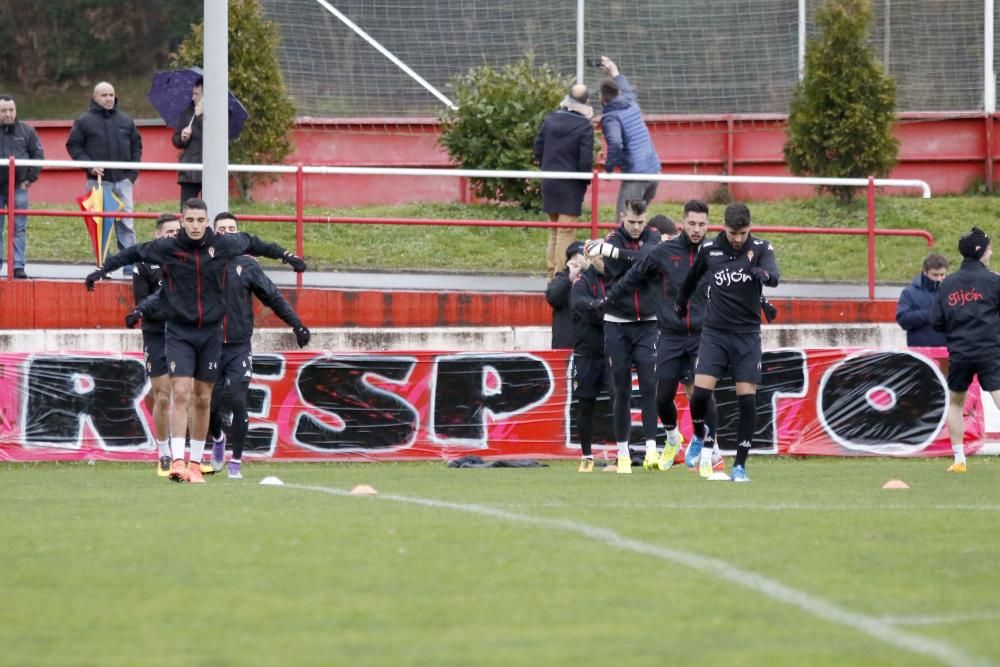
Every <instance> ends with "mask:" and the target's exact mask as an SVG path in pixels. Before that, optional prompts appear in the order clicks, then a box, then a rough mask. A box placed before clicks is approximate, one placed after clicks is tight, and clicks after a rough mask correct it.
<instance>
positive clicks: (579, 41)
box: [576, 0, 584, 83]
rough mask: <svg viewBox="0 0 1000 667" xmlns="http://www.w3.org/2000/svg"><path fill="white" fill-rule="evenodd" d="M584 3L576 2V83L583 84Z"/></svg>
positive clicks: (581, 0) (581, 1)
mask: <svg viewBox="0 0 1000 667" xmlns="http://www.w3.org/2000/svg"><path fill="white" fill-rule="evenodd" d="M583 2H584V0H576V82H577V83H583Z"/></svg>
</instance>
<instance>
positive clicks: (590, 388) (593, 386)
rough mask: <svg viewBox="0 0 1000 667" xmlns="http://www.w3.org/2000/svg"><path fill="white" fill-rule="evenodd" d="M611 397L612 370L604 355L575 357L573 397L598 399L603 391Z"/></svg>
mask: <svg viewBox="0 0 1000 667" xmlns="http://www.w3.org/2000/svg"><path fill="white" fill-rule="evenodd" d="M602 389H603V390H604V391H605V393H607V394H608V396H610V395H611V369H610V368H608V360H607V358H606V357H605V356H604V355H603V354H599V355H596V356H595V355H592V354H574V355H573V396H574V397H575V398H597V396H598V394H600V393H601V390H602Z"/></svg>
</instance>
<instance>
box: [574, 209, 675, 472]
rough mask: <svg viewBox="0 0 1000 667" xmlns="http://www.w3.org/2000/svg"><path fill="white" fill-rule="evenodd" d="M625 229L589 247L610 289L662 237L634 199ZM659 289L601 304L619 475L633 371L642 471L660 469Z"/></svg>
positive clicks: (625, 462) (647, 287)
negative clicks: (636, 380)
mask: <svg viewBox="0 0 1000 667" xmlns="http://www.w3.org/2000/svg"><path fill="white" fill-rule="evenodd" d="M619 219H620V221H621V224H620V225H618V227H617V228H616V229H615V230H614V231H613V232H611V233H610V234H608V236H607V238H606V239H605V240H604V241H589V242H588V243H587V244H586V251H587V255H588V256H591V257H596V256H598V255H600V256H601V257H603V258H604V275H605V277H606V278H607V279H608V282H609V283H610V284H611V285H614V283H615V282H617V281H618V280H620V279H621V278H622V276H624V275H625V273H626V272H627V271H628V270H629V268H630V267H631V266H632V264H634V263H635V262H636V261H638V260H639V259H640V257H641V255H642V250H643V247H644V246H646V245H649V244H654V245H655V244H657V243H659V242H660V233H659V232H658V231H656V230H655V229H653V228H652V227H648V226H647V225H646V202H644V201H643V200H641V199H630V200H628V201H626V202H625V208H624V210H623V211H622V214H621V216H620V218H619ZM659 300H660V299H659V294H658V293H657V289H656V286H654V285H651V284H648V283H647V284H643V285H640V286H639V287H637V288H635V289H631V290H627V291H626V292H624V293H623V294H621V296H620V297H618V298H616V299H608V300H607V301H606V302H605V303H603V304H601V307H603V308H604V309H605V310H604V352H605V354H606V355H607V357H608V363H609V364H610V365H611V381H612V385H613V386H614V424H615V440H616V441H617V442H618V462H617V464H618V472H619V473H622V474H629V473H631V472H632V462H631V454H630V453H629V446H628V443H629V437H630V435H631V428H632V416H631V409H632V408H631V406H632V368H633V366H634V367H635V372H636V375H638V377H639V403H640V405H641V407H642V428H643V432H644V434H645V436H646V456H645V458H644V459H643V464H642V465H643V468H645V469H646V470H654V469H656V467H657V466H658V464H659V456H658V455H657V452H656V372H655V364H656V309H657V305H658V303H659Z"/></svg>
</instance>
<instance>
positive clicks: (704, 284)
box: [608, 233, 708, 336]
mask: <svg viewBox="0 0 1000 667" xmlns="http://www.w3.org/2000/svg"><path fill="white" fill-rule="evenodd" d="M700 246H701V244H700V243H699V244H697V245H696V244H694V243H691V240H690V239H688V237H687V235H686V234H684V233H681V235H680V236H678V237H677V238H673V239H670V240H669V241H664V242H663V243H661V244H659V245H656V246H653V247H652V248H650V249H649V251H648V252H644V253H643V254H642V257H640V259H639V261H638V262H636V264H635V266H633V267H632V268H631V269H629V271H628V273H626V274H625V275H624V276H623V277H622V278H621V279H620V280H619V281H618V282H617V283H615V286H614V287H613V288H611V289H610V290H609V291H608V300H617V299H620V298H621V296H622V295H623V294H626V293H628V292H629V291H631V290H634V289H636V288H638V287H639V286H641V285H644V284H650V285H653V286H654V287H655V286H656V278H657V277H659V278H660V284H659V299H658V301H657V313H656V321H657V323H658V324H659V327H660V331H661V332H663V333H666V334H672V335H677V336H697V335H699V334H700V333H701V326H702V324H703V323H704V320H705V307H706V305H707V303H708V278H707V277H703V278H702V281H701V283H700V284H699V286H698V289H697V290H695V293H694V294H693V295H692V296H691V300H690V303H689V305H688V313H687V315H686V316H685V317H684V319H683V320H682V319H680V318H679V317H677V312H676V311H675V310H674V304H676V303H677V294H678V292H680V289H681V285H683V284H684V279H685V278H687V275H688V273H689V272H690V271H691V267H692V266H694V263H695V260H696V259H697V257H698V248H699V247H700Z"/></svg>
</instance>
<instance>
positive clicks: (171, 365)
mask: <svg viewBox="0 0 1000 667" xmlns="http://www.w3.org/2000/svg"><path fill="white" fill-rule="evenodd" d="M243 254H252V255H259V256H264V257H271V258H273V259H281V260H282V261H284V262H286V263H288V264H290V265H291V266H292V267H293V268H294V269H295V270H296V271H304V270H305V268H306V265H305V262H304V261H302V259H300V258H299V257H296V256H295V255H293V254H291V253H289V252H287V251H285V249H284V248H282V247H281V246H279V245H276V244H273V243H266V242H264V241H262V240H260V239H259V238H257V237H256V236H250V235H249V234H242V233H241V234H227V235H225V236H219V235H216V234H215V232H213V231H212V229H211V228H210V227H209V226H208V210H207V205H206V204H205V202H204V201H202V200H200V199H189V200H188V201H187V202H186V203H185V205H184V211H183V216H182V222H181V231H180V233H179V234H178V235H177V236H176V237H175V238H172V239H157V240H155V241H151V242H149V243H144V244H142V245H135V246H131V247H129V248H126V249H125V250H123V251H122V252H120V253H118V254H117V255H114V256H112V257H109V258H108V259H107V260H106V261H105V262H104V265H103V266H102V267H101V268H100V269H99V270H97V271H94V272H93V273H91V274H90V275H88V276H87V280H86V285H87V289H88V290H91V291H93V289H94V284H95V283H96V282H97V281H98V280H101V279H102V278H104V277H105V276H106V275H107V274H108V273H109V272H111V271H113V270H115V269H117V268H118V267H120V266H124V265H126V264H134V263H135V262H138V261H144V262H151V263H154V264H159V265H160V267H161V269H162V271H163V286H162V288H161V298H162V299H163V302H164V304H165V312H166V315H167V325H166V349H167V366H168V372H169V373H170V383H171V391H172V394H173V410H172V412H171V416H170V427H171V429H170V430H171V436H170V449H171V453H172V456H173V462H172V463H171V465H170V478H171V479H174V480H176V481H190V482H195V483H204V481H205V480H204V478H203V477H202V473H201V464H200V463H199V461H200V460H201V455H202V453H203V452H204V449H205V435H206V433H207V431H208V417H209V408H210V405H211V400H212V387H213V386H214V384H215V379H216V376H217V373H218V364H219V354H220V353H221V350H222V326H221V322H222V318H223V316H224V315H225V303H224V300H223V292H222V285H223V277H224V275H225V270H226V265H227V260H230V259H232V258H234V257H238V256H239V255H243ZM192 392H193V393H194V394H195V403H194V419H193V424H192V427H191V461H190V463H189V464H188V465H187V467H186V468H185V465H184V433H185V430H186V427H187V408H188V404H189V403H190V401H191V394H192Z"/></svg>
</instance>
